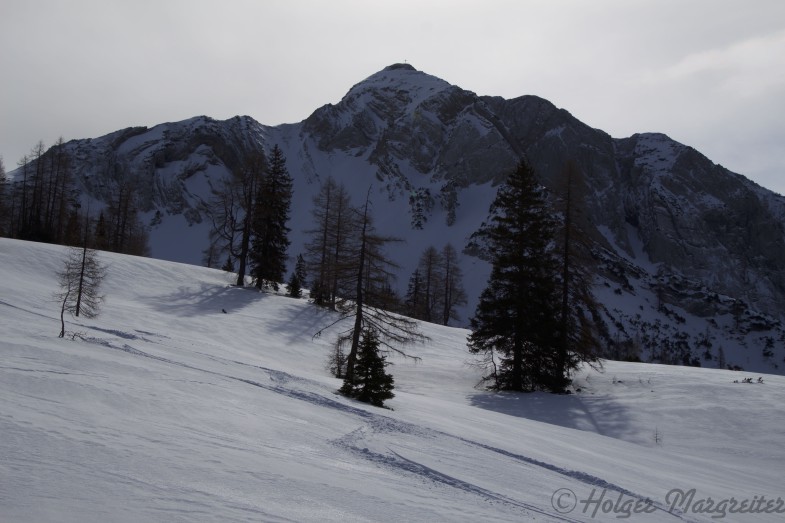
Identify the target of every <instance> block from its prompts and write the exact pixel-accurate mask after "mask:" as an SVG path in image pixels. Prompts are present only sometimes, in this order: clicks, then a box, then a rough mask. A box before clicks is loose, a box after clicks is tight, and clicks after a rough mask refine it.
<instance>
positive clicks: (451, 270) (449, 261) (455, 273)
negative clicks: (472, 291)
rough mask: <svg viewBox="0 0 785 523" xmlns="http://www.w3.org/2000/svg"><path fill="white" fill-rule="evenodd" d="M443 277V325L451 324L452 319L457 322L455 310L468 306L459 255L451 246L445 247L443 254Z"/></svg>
mask: <svg viewBox="0 0 785 523" xmlns="http://www.w3.org/2000/svg"><path fill="white" fill-rule="evenodd" d="M441 262H442V266H441V277H442V284H443V289H442V293H441V305H442V308H441V322H442V325H447V324H449V323H450V320H451V319H454V320H457V319H458V314H457V313H456V312H455V308H456V307H457V306H459V305H466V301H467V297H466V291H465V290H464V288H463V272H462V271H461V267H460V265H459V264H458V253H457V252H456V251H455V248H454V247H453V246H452V245H451V244H449V243H448V244H447V245H445V246H444V248H443V249H442V252H441Z"/></svg>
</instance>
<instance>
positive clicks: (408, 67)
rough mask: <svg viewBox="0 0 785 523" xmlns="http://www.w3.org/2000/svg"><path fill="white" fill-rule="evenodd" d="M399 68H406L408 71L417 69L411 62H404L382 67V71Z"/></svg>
mask: <svg viewBox="0 0 785 523" xmlns="http://www.w3.org/2000/svg"><path fill="white" fill-rule="evenodd" d="M397 69H404V70H407V71H416V70H417V69H415V68H414V67H413V66H412V65H411V64H408V63H403V64H392V65H388V66H387V67H385V68H384V69H382V71H395V70H397Z"/></svg>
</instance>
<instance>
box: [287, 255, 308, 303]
mask: <svg viewBox="0 0 785 523" xmlns="http://www.w3.org/2000/svg"><path fill="white" fill-rule="evenodd" d="M305 278H306V272H305V260H304V259H303V255H302V254H298V255H297V263H296V264H295V266H294V271H293V272H292V275H291V277H290V278H289V283H288V295H289V296H291V297H292V298H300V297H302V295H303V293H302V289H303V287H304V286H305V285H306V281H305Z"/></svg>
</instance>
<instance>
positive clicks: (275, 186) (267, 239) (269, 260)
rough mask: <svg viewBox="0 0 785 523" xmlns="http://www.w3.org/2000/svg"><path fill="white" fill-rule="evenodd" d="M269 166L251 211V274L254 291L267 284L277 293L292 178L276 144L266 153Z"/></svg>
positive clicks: (285, 245) (283, 270)
mask: <svg viewBox="0 0 785 523" xmlns="http://www.w3.org/2000/svg"><path fill="white" fill-rule="evenodd" d="M269 164H270V165H269V168H268V169H267V172H266V173H265V176H264V177H263V178H262V180H261V183H260V184H259V187H258V194H257V196H256V202H255V203H256V205H255V206H254V208H253V221H252V234H253V243H252V247H251V251H250V257H251V260H252V264H253V269H252V272H251V275H252V276H253V277H254V279H255V280H256V287H257V288H259V289H261V288H262V287H263V286H264V285H269V286H270V287H271V288H272V289H273V290H278V283H279V282H282V281H283V279H284V275H285V273H286V250H287V249H288V248H289V243H290V242H289V227H287V225H286V224H287V222H288V221H289V210H290V208H291V204H292V177H291V176H290V175H289V171H288V169H287V168H286V158H285V157H284V154H283V151H281V148H280V147H278V145H275V146H274V147H273V150H272V152H271V153H270V161H269Z"/></svg>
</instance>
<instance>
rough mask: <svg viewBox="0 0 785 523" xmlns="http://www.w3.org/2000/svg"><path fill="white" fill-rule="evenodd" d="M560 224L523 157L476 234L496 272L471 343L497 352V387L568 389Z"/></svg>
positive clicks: (477, 350) (473, 323)
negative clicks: (557, 246) (557, 250)
mask: <svg viewBox="0 0 785 523" xmlns="http://www.w3.org/2000/svg"><path fill="white" fill-rule="evenodd" d="M554 228H555V224H554V221H553V218H552V216H551V214H550V212H549V209H548V207H547V205H546V198H545V193H544V189H543V188H542V186H540V185H539V183H538V182H537V178H536V175H535V172H534V170H533V168H532V167H531V166H530V165H529V164H528V163H527V162H526V161H525V160H524V161H521V162H520V164H519V165H518V167H517V169H516V170H515V171H514V172H513V173H512V174H511V175H510V176H509V178H508V179H507V181H506V183H505V184H504V185H502V186H501V187H500V188H499V191H498V193H497V195H496V199H495V200H494V202H493V204H492V205H491V217H490V222H489V223H485V224H483V227H481V229H480V231H479V232H478V233H477V235H478V236H479V237H480V238H481V239H483V240H485V241H486V242H487V246H488V252H489V253H490V254H491V263H492V269H491V276H490V279H489V282H488V286H487V288H486V289H485V290H484V291H483V293H482V294H481V296H480V301H479V304H478V305H477V310H476V313H475V315H474V317H473V318H472V319H471V328H472V331H473V332H472V333H471V335H470V336H469V349H470V351H471V352H472V353H475V354H481V355H483V356H484V355H487V354H489V353H491V354H496V355H497V356H498V357H499V358H500V361H499V362H498V365H496V364H495V362H494V366H493V367H494V368H495V369H496V371H495V375H489V376H487V379H491V380H493V385H492V386H493V387H495V388H499V389H505V390H514V391H529V390H536V389H541V388H544V389H548V390H551V391H562V390H563V389H564V387H565V386H566V384H567V383H568V376H567V375H566V374H565V369H563V368H561V367H560V365H559V361H558V359H559V358H558V356H559V350H560V346H559V344H560V342H561V336H560V333H559V301H560V300H559V297H560V296H559V293H558V287H557V278H558V260H557V258H556V256H555V255H554V238H555V232H554Z"/></svg>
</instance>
